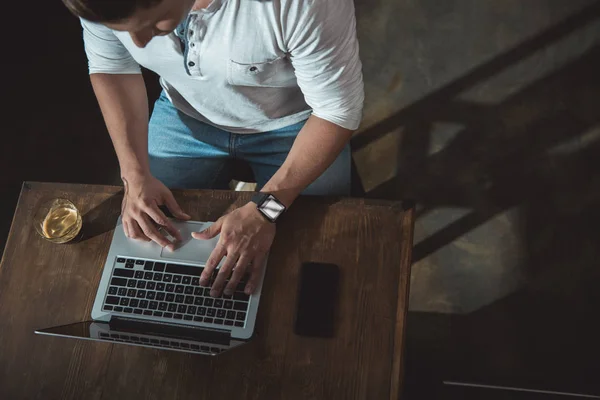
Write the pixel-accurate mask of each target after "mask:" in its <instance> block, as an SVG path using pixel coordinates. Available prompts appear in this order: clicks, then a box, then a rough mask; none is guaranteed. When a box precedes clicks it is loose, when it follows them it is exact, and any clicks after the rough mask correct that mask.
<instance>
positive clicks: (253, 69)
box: [250, 67, 258, 72]
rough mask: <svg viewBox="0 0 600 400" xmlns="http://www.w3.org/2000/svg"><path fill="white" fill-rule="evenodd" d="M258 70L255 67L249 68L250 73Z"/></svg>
mask: <svg viewBox="0 0 600 400" xmlns="http://www.w3.org/2000/svg"><path fill="white" fill-rule="evenodd" d="M257 70H258V68H256V67H250V72H256V71H257Z"/></svg>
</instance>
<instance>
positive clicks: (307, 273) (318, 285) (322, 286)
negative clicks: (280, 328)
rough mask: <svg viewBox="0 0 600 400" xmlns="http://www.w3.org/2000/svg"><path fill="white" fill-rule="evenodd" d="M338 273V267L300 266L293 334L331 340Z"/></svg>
mask: <svg viewBox="0 0 600 400" xmlns="http://www.w3.org/2000/svg"><path fill="white" fill-rule="evenodd" d="M339 281H340V270H339V268H338V266H337V265H334V264H323V263H316V262H307V263H303V264H302V266H301V270H300V283H299V289H298V301H297V304H296V323H295V325H294V332H295V333H296V334H298V335H301V336H313V337H333V336H334V333H335V326H334V318H335V310H336V304H337V297H338V288H339Z"/></svg>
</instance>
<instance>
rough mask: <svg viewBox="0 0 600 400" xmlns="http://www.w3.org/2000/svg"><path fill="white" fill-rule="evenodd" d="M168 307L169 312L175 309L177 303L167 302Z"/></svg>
mask: <svg viewBox="0 0 600 400" xmlns="http://www.w3.org/2000/svg"><path fill="white" fill-rule="evenodd" d="M168 309H169V311H170V312H175V311H177V304H174V303H171V304H169V308H168Z"/></svg>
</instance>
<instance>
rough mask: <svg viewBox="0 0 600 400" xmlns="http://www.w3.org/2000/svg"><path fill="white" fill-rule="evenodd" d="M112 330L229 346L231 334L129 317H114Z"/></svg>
mask: <svg viewBox="0 0 600 400" xmlns="http://www.w3.org/2000/svg"><path fill="white" fill-rule="evenodd" d="M108 325H109V327H110V329H114V330H120V331H124V332H131V333H137V334H146V335H160V336H167V337H172V338H177V339H188V340H197V341H202V342H212V343H217V344H223V345H228V344H229V342H230V340H231V332H230V331H227V330H224V329H207V328H201V327H195V326H181V325H178V324H170V323H168V322H158V321H147V320H140V319H135V318H127V317H112V318H111V320H110V322H109V323H108Z"/></svg>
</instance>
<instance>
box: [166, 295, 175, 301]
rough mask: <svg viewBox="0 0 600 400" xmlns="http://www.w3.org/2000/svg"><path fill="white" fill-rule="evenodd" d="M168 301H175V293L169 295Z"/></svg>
mask: <svg viewBox="0 0 600 400" xmlns="http://www.w3.org/2000/svg"><path fill="white" fill-rule="evenodd" d="M167 301H168V302H169V303H170V302H173V301H175V295H174V294H173V293H167Z"/></svg>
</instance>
